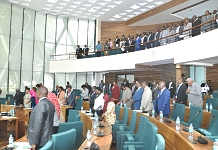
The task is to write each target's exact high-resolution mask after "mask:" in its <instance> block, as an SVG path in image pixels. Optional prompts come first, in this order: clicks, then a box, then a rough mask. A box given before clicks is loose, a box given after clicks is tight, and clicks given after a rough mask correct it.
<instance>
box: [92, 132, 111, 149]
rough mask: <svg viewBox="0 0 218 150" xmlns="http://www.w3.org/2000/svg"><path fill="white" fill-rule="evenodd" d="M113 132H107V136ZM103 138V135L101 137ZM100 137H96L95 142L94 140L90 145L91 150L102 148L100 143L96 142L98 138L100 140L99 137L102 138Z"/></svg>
mask: <svg viewBox="0 0 218 150" xmlns="http://www.w3.org/2000/svg"><path fill="white" fill-rule="evenodd" d="M111 134H112V133H109V134H107V135H105V136H108V135H111ZM100 138H101V137H100ZM100 138H97V139H95V140H94V141H93V142H92V144H91V145H90V148H89V149H90V150H99V149H100V147H99V146H98V144H96V143H94V142H95V141H96V140H98V139H100Z"/></svg>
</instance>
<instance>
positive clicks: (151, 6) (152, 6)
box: [146, 5, 155, 9]
mask: <svg viewBox="0 0 218 150" xmlns="http://www.w3.org/2000/svg"><path fill="white" fill-rule="evenodd" d="M146 7H148V8H150V9H151V8H154V7H155V5H147V6H146Z"/></svg>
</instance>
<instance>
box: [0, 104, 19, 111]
mask: <svg viewBox="0 0 218 150" xmlns="http://www.w3.org/2000/svg"><path fill="white" fill-rule="evenodd" d="M15 107H16V106H14V105H3V104H1V112H9V111H10V109H12V108H15Z"/></svg>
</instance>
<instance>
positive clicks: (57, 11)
mask: <svg viewBox="0 0 218 150" xmlns="http://www.w3.org/2000/svg"><path fill="white" fill-rule="evenodd" d="M52 12H56V13H59V12H60V10H52Z"/></svg>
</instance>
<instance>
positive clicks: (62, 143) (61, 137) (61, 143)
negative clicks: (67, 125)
mask: <svg viewBox="0 0 218 150" xmlns="http://www.w3.org/2000/svg"><path fill="white" fill-rule="evenodd" d="M76 138H77V137H76V129H70V130H68V131H65V132H61V133H57V134H53V135H52V141H53V150H62V149H63V150H68V149H69V150H71V149H72V150H73V149H76V148H75V142H76Z"/></svg>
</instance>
